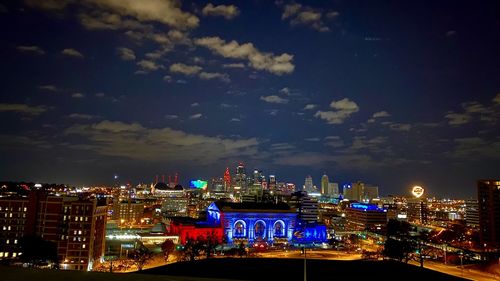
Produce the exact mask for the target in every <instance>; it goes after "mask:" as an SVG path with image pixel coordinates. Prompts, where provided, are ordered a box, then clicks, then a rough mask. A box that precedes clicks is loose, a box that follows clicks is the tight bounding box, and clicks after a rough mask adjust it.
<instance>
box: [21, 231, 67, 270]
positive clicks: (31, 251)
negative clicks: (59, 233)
mask: <svg viewBox="0 0 500 281" xmlns="http://www.w3.org/2000/svg"><path fill="white" fill-rule="evenodd" d="M19 245H20V247H21V252H22V253H23V254H22V255H21V256H20V259H21V261H23V262H26V263H28V264H30V265H39V264H40V263H43V262H51V263H53V264H54V266H55V267H56V268H58V267H59V257H58V256H57V244H56V243H54V242H52V241H47V240H44V239H43V238H42V237H40V236H35V235H27V236H24V237H22V238H21V239H20V240H19Z"/></svg>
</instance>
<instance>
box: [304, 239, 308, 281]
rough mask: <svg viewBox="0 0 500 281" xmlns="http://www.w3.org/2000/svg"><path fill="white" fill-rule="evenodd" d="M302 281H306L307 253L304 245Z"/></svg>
mask: <svg viewBox="0 0 500 281" xmlns="http://www.w3.org/2000/svg"><path fill="white" fill-rule="evenodd" d="M304 281H307V253H306V246H305V244H304Z"/></svg>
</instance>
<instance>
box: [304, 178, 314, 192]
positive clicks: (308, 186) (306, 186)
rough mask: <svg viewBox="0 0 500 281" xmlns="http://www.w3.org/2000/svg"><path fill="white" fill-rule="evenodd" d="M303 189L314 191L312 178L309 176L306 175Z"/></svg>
mask: <svg viewBox="0 0 500 281" xmlns="http://www.w3.org/2000/svg"><path fill="white" fill-rule="evenodd" d="M304 191H307V192H315V191H316V190H314V185H313V178H312V177H311V176H307V177H306V180H305V182H304Z"/></svg>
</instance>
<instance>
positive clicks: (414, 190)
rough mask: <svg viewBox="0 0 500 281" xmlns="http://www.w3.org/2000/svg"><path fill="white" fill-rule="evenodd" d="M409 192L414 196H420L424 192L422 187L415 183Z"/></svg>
mask: <svg viewBox="0 0 500 281" xmlns="http://www.w3.org/2000/svg"><path fill="white" fill-rule="evenodd" d="M411 193H412V194H413V196H415V197H416V198H420V197H421V196H422V195H423V194H424V189H423V188H422V187H421V186H418V185H416V186H414V187H413V188H412V190H411Z"/></svg>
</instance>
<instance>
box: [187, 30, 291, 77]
mask: <svg viewBox="0 0 500 281" xmlns="http://www.w3.org/2000/svg"><path fill="white" fill-rule="evenodd" d="M194 42H195V44H196V45H198V46H203V47H206V48H208V49H209V50H211V51H212V52H213V53H215V54H218V55H220V56H223V57H225V58H233V59H246V60H248V63H249V66H251V67H252V68H254V69H257V70H265V71H268V72H270V73H273V74H276V75H282V74H287V73H291V72H293V70H294V68H295V66H294V65H293V63H292V60H293V55H289V54H287V53H283V54H281V55H279V56H278V55H276V56H275V55H274V54H273V53H263V52H260V51H259V50H258V49H257V48H255V47H254V45H253V44H252V43H245V44H241V45H240V44H239V43H238V42H236V41H234V40H233V41H231V42H229V43H226V41H225V40H222V39H221V38H219V37H203V38H198V39H195V40H194Z"/></svg>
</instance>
